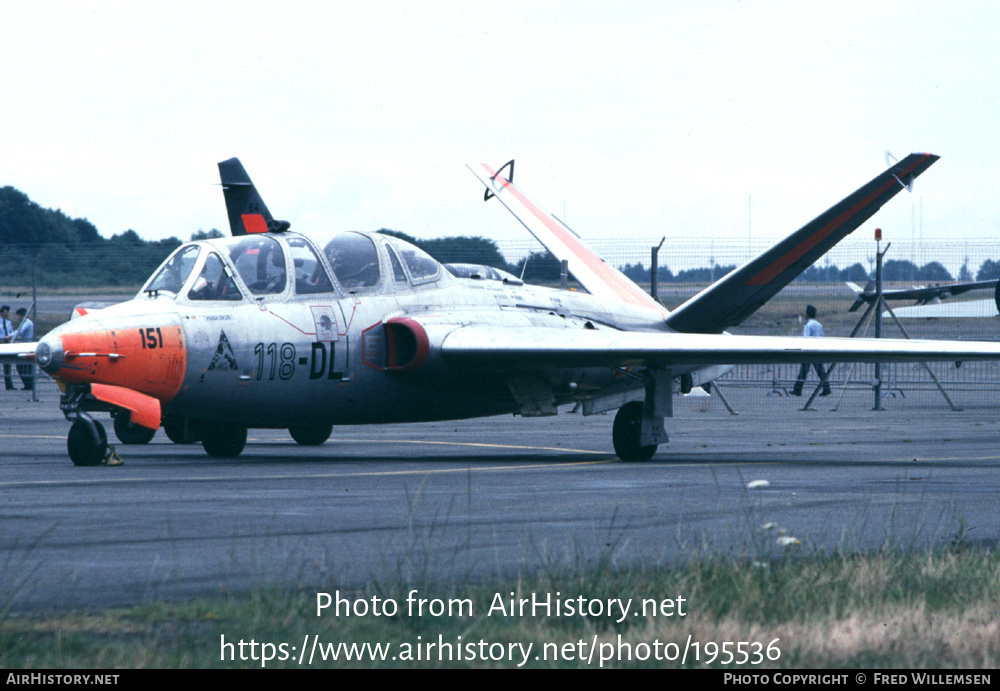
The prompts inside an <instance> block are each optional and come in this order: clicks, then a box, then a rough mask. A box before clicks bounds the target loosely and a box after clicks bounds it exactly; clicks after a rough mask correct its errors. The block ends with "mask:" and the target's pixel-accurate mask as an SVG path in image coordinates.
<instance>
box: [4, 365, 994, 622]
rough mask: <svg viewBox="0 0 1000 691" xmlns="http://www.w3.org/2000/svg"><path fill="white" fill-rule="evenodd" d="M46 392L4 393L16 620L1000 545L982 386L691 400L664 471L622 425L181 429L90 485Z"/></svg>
mask: <svg viewBox="0 0 1000 691" xmlns="http://www.w3.org/2000/svg"><path fill="white" fill-rule="evenodd" d="M45 384H46V385H43V386H41V387H40V392H39V399H40V400H39V402H31V401H30V400H29V399H30V394H26V393H23V392H20V391H18V392H7V393H2V394H0V444H2V448H3V453H2V454H0V602H2V603H3V606H5V607H9V608H12V609H13V610H15V611H16V610H35V611H37V610H45V609H50V608H52V609H65V608H98V607H104V606H111V605H121V604H132V603H141V602H145V601H149V600H153V599H160V598H168V599H176V598H187V597H192V596H197V595H200V594H210V593H218V592H237V591H242V590H245V589H249V588H253V587H257V586H264V585H281V586H296V587H305V588H312V587H315V588H317V589H319V590H323V591H332V590H334V589H341V590H344V589H350V588H359V587H363V586H365V585H366V584H369V583H372V582H380V583H383V584H403V585H415V586H420V587H422V589H423V590H425V591H427V590H430V591H431V592H433V589H434V584H436V583H437V584H440V583H447V582H449V581H459V582H464V581H467V580H472V581H483V582H490V581H494V580H496V579H497V578H498V577H500V576H506V575H512V574H516V573H517V572H519V571H524V570H532V569H537V568H539V567H545V568H552V569H564V568H565V569H581V568H585V567H586V566H587V565H589V564H593V563H595V562H598V561H600V560H610V561H611V562H612V563H614V564H619V565H623V566H624V565H629V564H658V563H664V562H671V561H676V560H679V559H685V558H687V557H689V556H692V555H704V554H722V555H729V556H738V557H746V558H751V559H767V558H771V557H774V556H777V555H779V554H782V553H784V552H786V551H787V550H796V551H798V552H801V553H809V552H812V551H815V550H832V549H837V548H843V549H865V550H873V549H878V548H879V547H882V546H883V545H886V544H893V545H897V546H900V547H904V548H905V547H910V546H918V547H921V546H926V545H928V544H948V543H949V542H951V541H954V540H961V541H963V542H965V543H968V544H981V545H988V546H996V544H997V542H998V536H1000V447H998V444H997V441H998V434H1000V424H998V420H997V417H998V416H997V413H996V410H995V409H994V408H992V407H991V406H990V405H989V400H988V398H989V397H987V396H986V395H984V394H977V393H976V392H974V391H973V392H959V393H957V394H953V398H955V399H956V403H958V404H959V405H961V406H963V407H964V410H963V411H962V412H951V411H950V410H948V408H947V407H946V406H945V405H944V403H943V401H942V400H941V398H940V397H939V396H938V395H937V394H936V393H935V392H924V393H917V394H911V395H909V396H908V397H907V398H906V399H905V401H899V400H891V401H887V405H888V407H889V410H887V411H884V412H879V413H873V412H871V411H870V407H871V405H870V401H871V396H870V394H867V393H863V392H862V393H858V394H856V398H857V400H856V401H854V404H853V405H842V406H841V408H840V410H839V411H838V412H835V413H834V412H830V411H829V407H830V406H829V404H828V403H829V401H830V400H831V399H822V398H821V399H818V401H819V402H818V403H817V404H816V407H817V408H818V410H816V411H801V410H799V409H800V408H801V406H802V404H803V402H804V400H805V399H804V398H803V399H793V398H785V397H772V398H767V399H766V400H765V401H764V402H763V403H762V398H763V397H764V393H765V392H764V391H762V390H761V389H759V388H755V389H738V388H734V389H730V390H727V391H726V395H727V397H728V399H729V400H730V401H731V402H732V403H733V405H734V407H735V408H736V409H737V410H741V411H742V412H741V414H740V415H739V416H731V415H730V414H729V413H728V412H726V410H725V409H724V408H723V407H722V406H721V405H719V403H718V401H716V400H711V399H704V398H688V399H680V398H678V399H676V403H675V417H674V418H673V419H671V420H667V430H668V432H669V433H670V436H671V442H670V443H669V444H666V445H664V446H661V447H660V451H659V453H658V454H657V455H656V456H655V457H654V459H653V460H652V461H650V462H648V463H642V464H634V463H623V462H621V461H619V460H617V459H616V458H615V456H614V452H613V450H612V445H611V426H612V422H613V419H614V416H613V414H607V415H596V416H592V417H587V418H584V417H582V416H580V415H572V414H560V415H559V416H557V417H551V418H535V419H521V418H514V417H506V416H505V417H497V418H489V419H485V420H470V421H461V422H448V423H434V424H421V425H382V426H367V427H353V428H352V427H344V428H336V429H335V430H334V434H333V437H332V438H331V440H330V441H328V442H327V443H326V444H324V445H323V446H321V447H301V446H298V445H296V444H295V443H294V442H293V441H292V440H291V439H290V437H289V436H288V435H287V433H286V432H284V431H281V430H252V431H251V432H250V441H249V443H248V445H247V448H246V451H244V453H243V455H242V456H240V457H239V458H237V459H232V460H224V461H219V460H213V459H210V458H209V457H208V456H207V455H206V454H205V453H204V452H203V451H202V449H201V446H200V445H192V446H179V445H175V444H172V443H171V442H170V441H169V440H167V438H166V436H165V435H164V434H163V432H162V431H160V432H158V433H157V436H156V437H155V438H154V440H153V441H152V443H150V444H149V445H146V446H124V445H118V446H117V448H118V451H119V452H120V454H121V456H122V458H123V459H124V465H121V466H117V467H96V468H76V467H74V466H73V465H72V464H71V463H70V461H69V459H68V457H67V455H66V432H67V431H68V427H69V424H68V423H67V422H66V421H65V420H64V419H63V418H62V415H61V414H60V413H59V410H58V392H57V391H56V389H55V387H54V386H52V385H51V382H45ZM852 395H854V394H852ZM563 412H565V409H564V411H563ZM99 419H101V420H102V422H104V424H105V426H106V427H107V428H108V431H109V436H111V437H112V438H113V432H112V431H111V425H110V420H108V419H107V418H106V417H105V416H104V415H101V416H99ZM112 441H114V439H112ZM758 480H765V481H766V483H767V484H766V486H764V487H756V488H753V489H750V488H748V484H749V483H751V482H753V481H758ZM781 538H795V539H796V540H797V541H798V543H799V544H794V541H793V540H788V539H786V540H780V539H781ZM780 541H783V542H792V543H793V544H791V545H789V546H782V545H781V544H780Z"/></svg>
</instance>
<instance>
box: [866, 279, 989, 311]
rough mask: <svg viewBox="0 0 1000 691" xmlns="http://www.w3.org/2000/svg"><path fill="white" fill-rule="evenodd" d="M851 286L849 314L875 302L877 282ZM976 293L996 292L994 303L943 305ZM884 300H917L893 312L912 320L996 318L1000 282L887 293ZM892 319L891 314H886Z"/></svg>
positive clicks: (975, 282)
mask: <svg viewBox="0 0 1000 691" xmlns="http://www.w3.org/2000/svg"><path fill="white" fill-rule="evenodd" d="M847 287H848V288H850V289H851V290H853V291H854V295H855V300H854V304H853V305H851V307H850V309H849V310H847V311H848V312H856V311H857V310H858V308H860V307H861V305H863V304H866V303H867V304H869V305H870V304H871V303H873V302H875V297H876V296H875V281H869V282H868V285H866V286H865V287H864V288H861V287H860V286H858V285H857V284H856V283H852V282H850V281H847ZM973 290H992V291H993V299H992V300H989V299H987V300H961V301H949V302H943V300H945V298H948V297H950V296H952V295H961V294H963V293H968V292H970V291H973ZM882 297H883V298H885V299H886V300H914V301H915V302H914V304H913V305H911V306H909V307H896V308H893V310H892V311H893V312H894V313H895V314H896V316H897V317H900V318H902V317H907V318H910V319H937V318H940V317H953V318H955V317H962V318H969V317H973V318H977V317H995V316H997V315H998V314H1000V281H996V280H990V281H971V282H968V283H952V284H950V285H936V286H921V287H914V288H902V289H893V290H883V291H882ZM885 316H888V313H886V314H885Z"/></svg>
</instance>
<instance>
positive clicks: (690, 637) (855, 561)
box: [0, 545, 1000, 670]
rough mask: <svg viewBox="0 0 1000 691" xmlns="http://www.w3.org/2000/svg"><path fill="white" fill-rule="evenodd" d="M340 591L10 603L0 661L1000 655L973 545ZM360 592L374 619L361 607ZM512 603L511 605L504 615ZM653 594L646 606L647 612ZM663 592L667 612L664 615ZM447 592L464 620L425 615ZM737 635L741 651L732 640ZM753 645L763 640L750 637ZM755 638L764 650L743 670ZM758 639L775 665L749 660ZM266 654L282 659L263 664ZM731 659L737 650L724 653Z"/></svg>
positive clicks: (497, 663)
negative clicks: (351, 653) (353, 650)
mask: <svg viewBox="0 0 1000 691" xmlns="http://www.w3.org/2000/svg"><path fill="white" fill-rule="evenodd" d="M334 588H335V586H330V588H329V591H330V594H331V595H334ZM414 589H416V590H417V591H418V593H417V594H416V595H415V596H413V598H414V604H413V605H410V604H409V603H408V597H409V596H410V592H411V591H412V590H414ZM512 593H513V594H514V598H515V599H516V600H517V599H522V598H525V599H530V598H531V596H532V593H534V594H536V596H537V597H538V598H539V599H541V600H542V601H544V600H545V598H546V597H547V596H551V597H552V598H553V600H552V602H554V598H555V597H556V593H558V594H559V595H558V597H560V598H561V600H562V604H563V614H564V616H556V614H555V610H554V609H553V610H550V611H549V613H548V616H546V613H545V612H544V609H541V610H536V612H535V615H534V616H533V615H532V613H531V612H530V609H529V610H528V611H526V612H524V613H523V616H520V615H515V614H514V613H513V612H512V611H511V609H510V600H511V594H512ZM581 596H582V597H583V598H584V602H586V603H588V605H590V606H592V607H596V604H593V603H597V602H602V603H603V605H602V607H603V609H604V612H605V614H603V615H599V616H582V617H581V616H576V615H571V616H566V607H567V606H568V605H567V603H569V602H572V606H573V607H574V608H578V607H579V603H580V600H579V598H580V597H581ZM340 597H341V598H344V599H345V601H350V602H352V603H354V602H355V601H357V604H354V605H353V607H354V609H355V614H353V615H351V616H347V615H345V613H344V612H345V610H346V606H342V609H341V615H340V616H337V615H336V614H335V613H334V609H333V605H331V607H330V608H328V609H326V610H325V611H324V613H323V615H322V616H317V593H316V592H315V591H314V590H309V591H298V590H281V591H278V590H273V591H268V590H262V591H257V592H254V593H252V594H249V595H244V596H217V597H212V598H207V599H201V600H196V601H193V602H187V603H182V604H173V603H156V604H147V605H142V606H136V607H131V608H127V609H116V610H110V611H105V612H100V613H83V612H71V613H57V614H48V615H44V616H43V615H39V614H31V615H12V614H7V615H5V616H3V619H2V621H0V651H2V656H3V657H2V659H0V665H2V666H3V667H7V668H60V669H66V668H86V667H93V668H135V667H156V668H191V667H193V668H205V667H260V666H265V665H266V666H267V667H297V666H300V664H299V656H300V655H301V656H303V658H304V660H305V662H304V664H302V665H301V666H310V665H309V664H308V656H306V655H304V653H302V650H303V649H306V648H308V649H310V650H311V651H312V655H313V660H312V664H311V666H313V667H400V666H402V667H514V666H518V663H520V662H522V661H524V666H527V667H588V666H589V667H597V666H598V665H599V664H600V665H601V666H605V667H632V666H640V667H666V668H675V667H682V666H683V667H705V666H709V667H724V668H741V669H744V670H750V669H759V668H823V667H830V668H842V667H847V668H870V667H879V668H941V667H957V668H967V669H968V668H992V667H996V666H998V664H1000V621H998V620H997V617H996V613H997V612H998V611H1000V555H998V554H997V553H995V552H992V551H985V550H974V549H968V548H966V547H964V546H961V545H959V546H957V547H956V546H953V547H952V549H942V550H933V551H924V552H918V553H911V552H906V553H904V552H899V551H895V550H884V551H882V552H879V553H876V554H833V555H813V556H804V557H803V556H794V557H793V556H789V557H782V558H779V559H775V560H769V561H742V560H731V559H722V558H717V557H712V558H704V559H701V558H695V559H691V560H690V561H689V562H688V563H686V564H683V565H680V566H676V567H670V568H656V569H652V568H650V569H647V568H639V567H632V568H628V569H624V570H619V569H614V568H611V567H610V566H609V565H602V566H598V567H596V568H595V569H593V570H591V571H590V572H589V573H585V574H573V573H567V572H565V571H561V570H558V569H557V570H546V569H542V570H540V571H539V572H537V573H534V574H533V575H531V576H530V577H517V578H513V579H511V580H509V581H507V582H500V583H499V584H496V585H481V584H478V585H440V584H436V585H428V586H414V587H410V586H408V585H407V586H403V585H394V586H387V585H385V584H372V585H370V586H369V587H368V588H366V589H365V590H363V591H352V592H349V593H348V592H341V593H340ZM420 598H425V599H426V600H427V601H426V602H425V603H424V612H423V615H422V616H418V615H416V612H415V611H414V613H413V615H411V614H410V613H409V611H408V610H409V607H411V606H412V607H415V606H416V604H415V601H416V599H420ZM617 598H623V599H626V600H627V599H629V598H631V599H632V603H631V605H630V606H629V608H628V609H629V616H626V617H622V616H621V614H620V613H619V611H618V610H617V609H616V608H614V607H609V606H608V605H607V601H608V600H614V599H617ZM678 598H683V601H680V600H678ZM432 600H436V601H437V602H436V603H432V602H431V601H432ZM667 601H670V602H672V603H673V604H665V603H666V602H667ZM362 602H363V603H364V606H365V607H366V608H367V609H368V613H367V615H365V616H357V614H358V613H359V611H360V608H361V606H362V605H361V603H362ZM390 602H394V603H395V604H396V606H397V613H396V615H395V616H374V615H373V610H374V609H375V607H376V606H378V605H379V603H380V606H381V609H382V610H387V609H391V608H390V607H389V603H390ZM500 602H502V603H503V605H504V609H505V610H506V611H505V612H501V611H500V610H499V609H498V604H499V603H500ZM644 603H649V605H647V611H646V612H645V613H643V612H642V607H643V605H644ZM654 603H655V607H656V610H657V613H656V614H654V613H652V612H651V611H649V609H650V607H652V606H653V604H654ZM448 604H451V606H452V612H451V615H450V616H449V614H448V613H447V611H445V612H444V613H442V614H440V615H439V616H433V615H432V614H430V613H428V611H427V610H428V609H430V608H431V607H432V606H440V607H443V608H447V606H448ZM491 607H492V608H493V609H492V612H491ZM667 610H670V611H671V612H672V614H671V615H669V616H668V615H666V613H665V612H666V611H667ZM609 611H611V614H612V616H608V615H607V612H609ZM681 611H683V616H682V615H681ZM470 612H471V615H470ZM490 612H491V613H490ZM488 613H489V614H488ZM619 619H620V621H619ZM313 637H315V638H313ZM775 639H778V641H777V642H775ZM223 641H225V642H226V643H228V644H230V647H229V648H226V649H225V650H226V651H227V659H226V660H222V659H220V658H221V657H222V653H223V650H224V647H223V646H222V643H223ZM240 641H243V643H244V645H243V646H242V647H241V646H240V645H239V644H240ZM251 641H253V642H255V644H256V645H255V646H251V644H250V642H251ZM314 641H315V642H318V645H317V644H316V643H314ZM481 642H485V644H483V643H481ZM727 642H728V643H730V644H731V645H730V646H728V650H729V652H728V653H727V652H726V648H724V647H723V646H722V644H723V643H727ZM738 642H745V643H747V644H749V645H745V646H743V647H742V649H741V648H739V647H737V646H736V645H735V644H736V643H738ZM338 643H346V644H348V645H350V644H352V643H353V644H358V645H359V646H360V645H363V644H365V643H367V644H384V645H386V646H387V647H385V648H382V650H383V651H385V653H386V654H385V658H386V659H385V660H380V659H372V654H371V652H372V651H371V649H370V648H369V649H368V650H367V652H366V653H364V659H362V660H357V659H355V660H347V659H345V656H346V654H347V649H345V648H340V649H339V653H338V656H339V659H337V660H333V659H331V654H332V653H331V651H332V650H333V649H334V648H332V647H330V644H333V645H334V646H335V645H336V644H338ZM264 644H270V646H271V648H266V647H265V646H264ZM281 644H284V648H281ZM442 644H445V645H442ZM528 644H530V645H531V648H530V649H528V648H527V646H528ZM314 645H316V647H315V650H313V646H314ZM769 646H770V648H769ZM591 648H593V649H594V654H593V657H592V658H591V657H590V650H591ZM685 649H686V650H687V652H686V654H685V658H686V659H685V660H684V661H683V663H682V661H681V657H680V656H681V653H682V652H683V651H684V650H685ZM741 650H744V651H747V653H748V655H749V656H750V658H751V659H750V660H748V661H747V663H746V664H743V665H740V664H738V662H739V660H740V658H741V657H742V652H741ZM756 651H760V652H761V655H760V656H759V657H760V658H761V659H760V664H750V663H751V662H753V661H754V659H753V658H756V657H758V655H757V652H756ZM768 651H770V653H771V655H770V656H769V655H768ZM776 651H780V656H777V657H776V659H775V653H776ZM265 653H269V654H270V656H271V657H272V659H271V660H268V661H266V662H265V661H264V660H262V659H261V658H262V657H264V656H265ZM322 653H326V659H325V660H323V659H321V658H322ZM730 653H731V654H732V656H733V657H734V658H735V659H734V660H733V662H731V663H729V664H725V663H726V662H727V659H728V658H729V657H730ZM282 657H284V658H286V659H281V658H282ZM375 657H379V655H376V656H375ZM407 657H409V658H411V659H405V658H407ZM602 657H608V658H609V659H607V660H603V661H602V660H601V658H602ZM768 657H771V659H768ZM241 658H243V659H241ZM254 658H256V659H254ZM393 658H395V659H393ZM441 658H443V659H441ZM494 658H497V659H494ZM629 658H631V659H629ZM643 658H644V659H643ZM657 658H659V659H657ZM671 658H673V659H671Z"/></svg>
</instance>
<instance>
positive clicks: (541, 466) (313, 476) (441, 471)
mask: <svg viewBox="0 0 1000 691" xmlns="http://www.w3.org/2000/svg"><path fill="white" fill-rule="evenodd" d="M617 462H618V459H617V458H613V457H611V458H604V459H600V460H594V461H573V462H572V463H538V464H533V465H510V466H485V467H482V468H476V467H463V468H427V469H419V468H412V469H409V470H378V471H367V472H355V473H305V474H289V475H250V476H232V475H217V476H195V477H167V478H164V477H118V478H105V479H94V480H91V479H79V480H74V479H69V480H26V481H20V482H19V481H11V482H0V487H41V486H46V485H102V484H109V483H110V484H138V483H143V482H156V483H164V482H170V483H179V482H249V481H258V480H321V479H331V480H335V479H341V478H352V477H390V476H394V475H446V474H455V473H482V472H510V471H513V470H561V469H563V468H574V467H579V466H587V465H606V464H611V463H617ZM96 467H101V466H96ZM114 467H115V468H120V467H122V466H114Z"/></svg>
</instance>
